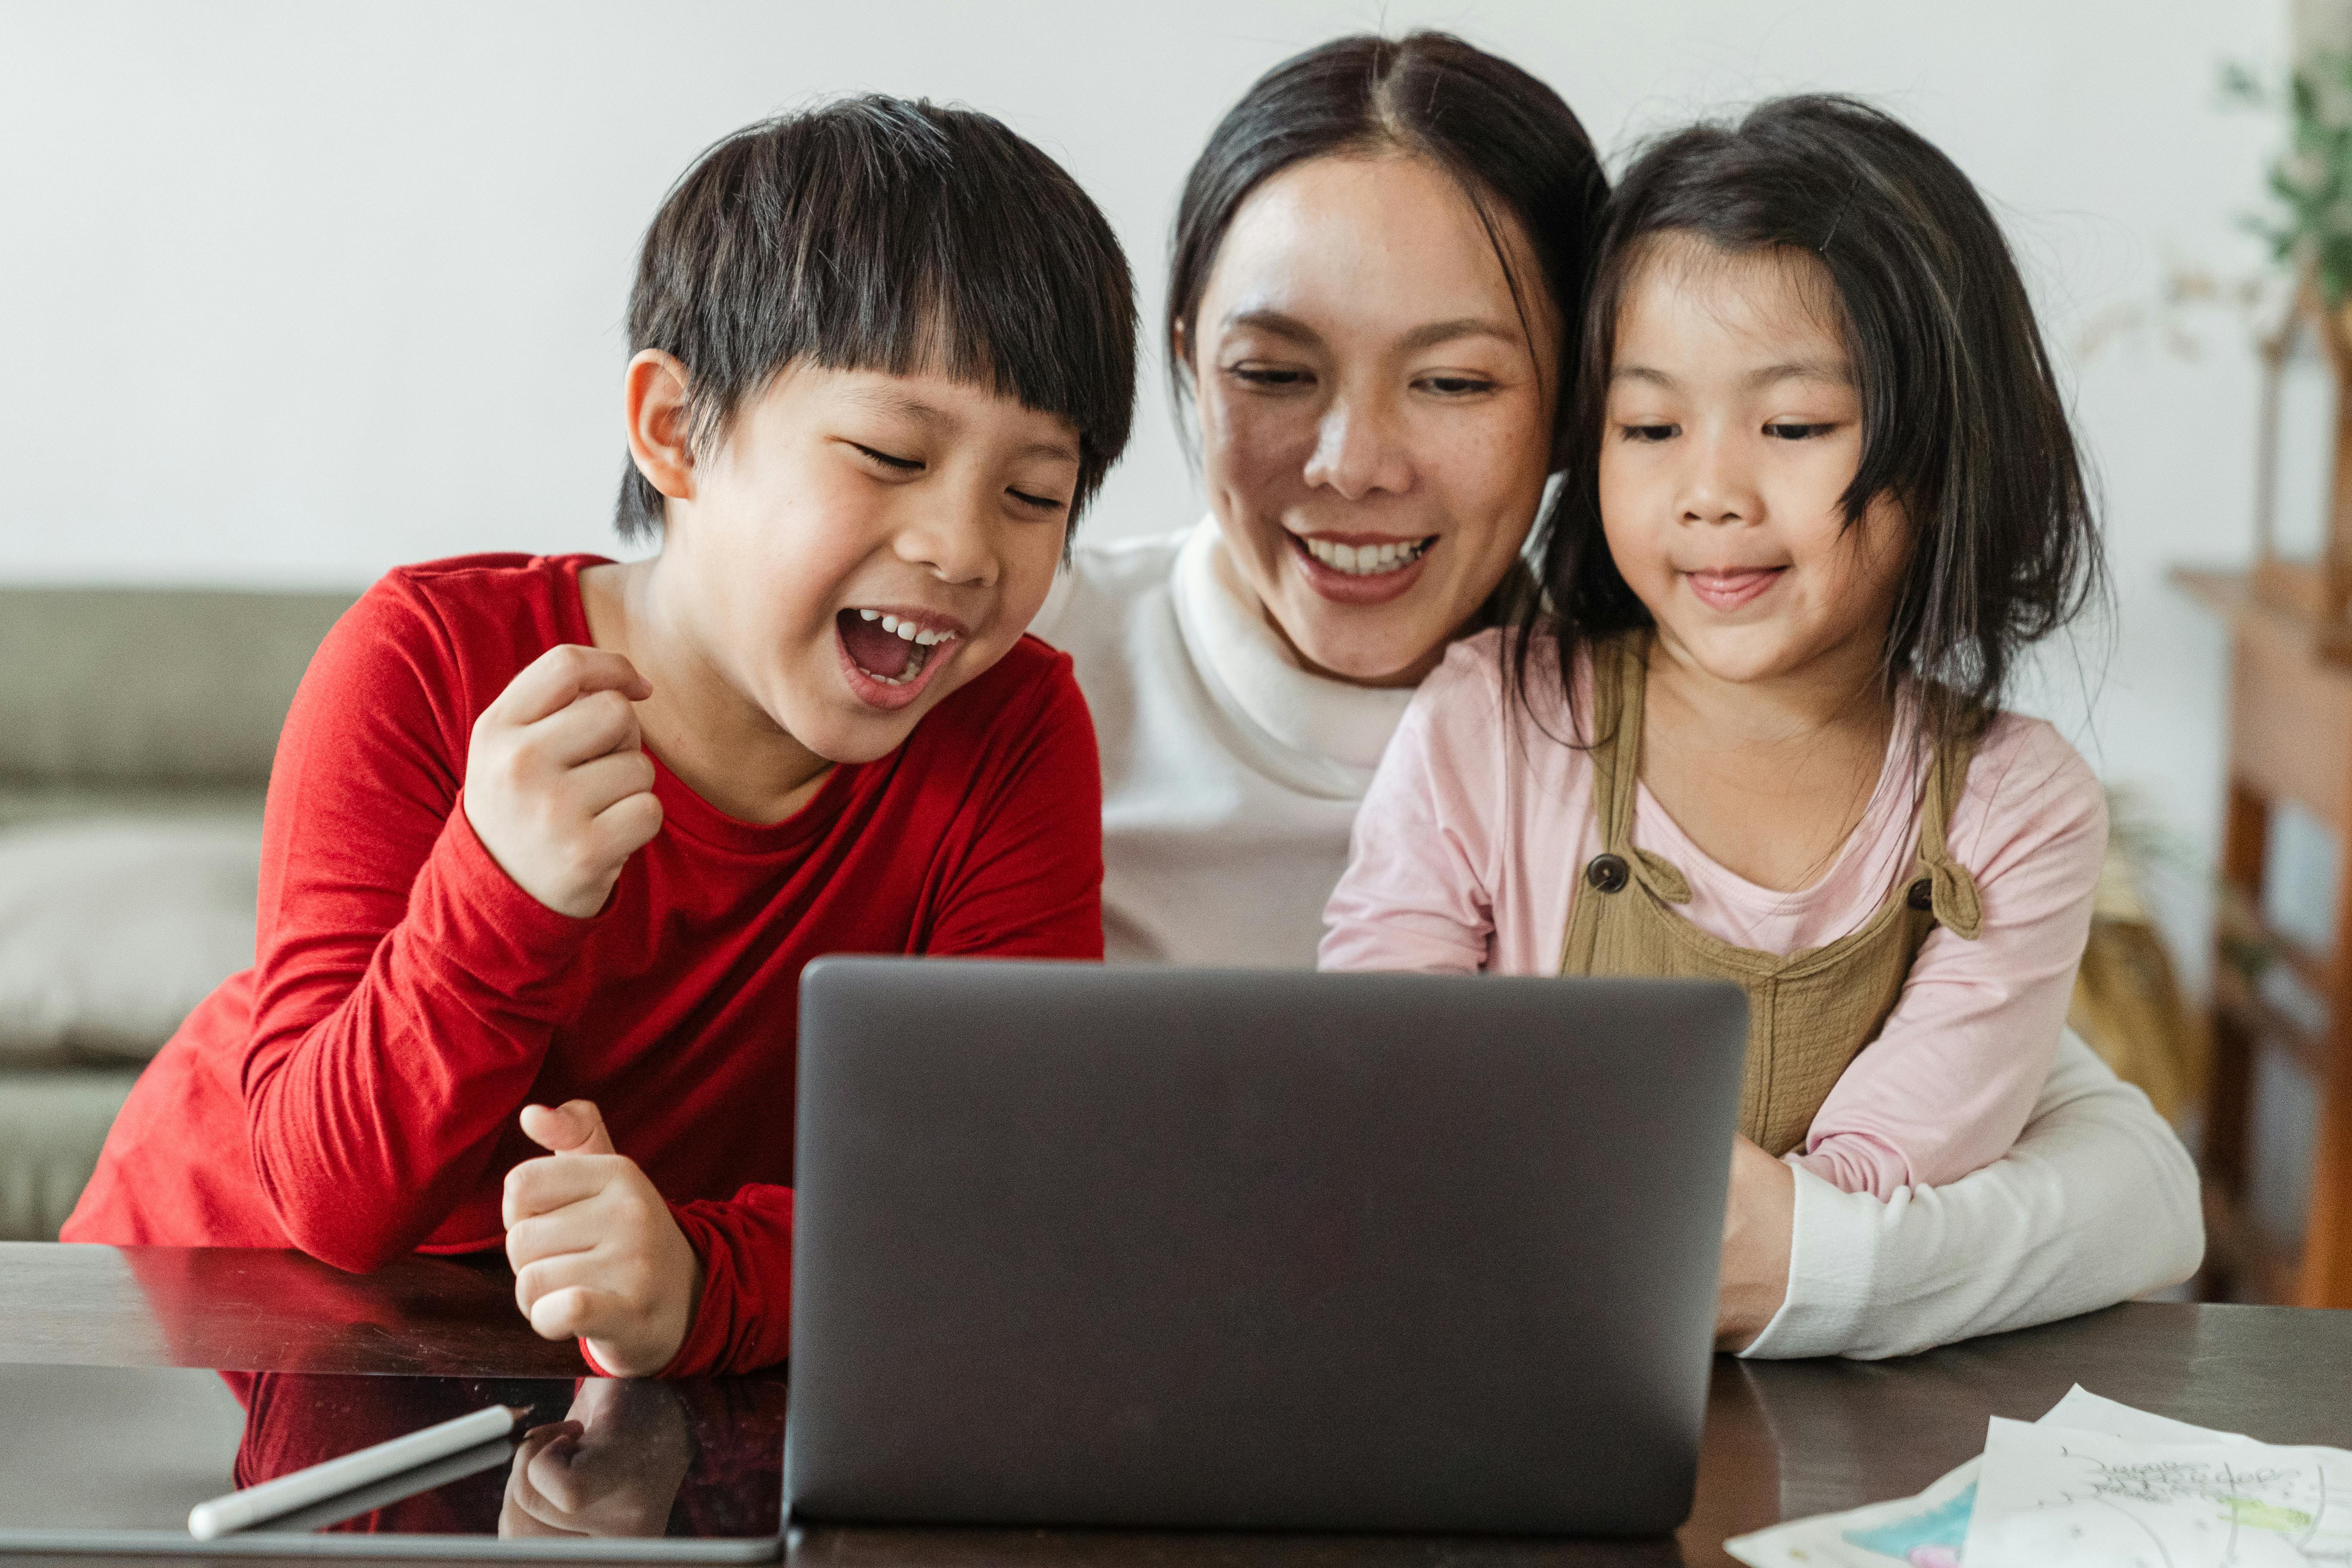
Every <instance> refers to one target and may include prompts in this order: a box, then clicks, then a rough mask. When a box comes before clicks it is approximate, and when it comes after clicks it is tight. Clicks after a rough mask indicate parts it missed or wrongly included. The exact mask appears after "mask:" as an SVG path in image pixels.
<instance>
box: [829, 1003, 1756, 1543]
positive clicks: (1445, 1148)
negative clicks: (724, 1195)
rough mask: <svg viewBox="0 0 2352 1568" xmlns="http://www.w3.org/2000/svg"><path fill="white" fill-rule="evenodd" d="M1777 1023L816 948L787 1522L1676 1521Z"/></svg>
mask: <svg viewBox="0 0 2352 1568" xmlns="http://www.w3.org/2000/svg"><path fill="white" fill-rule="evenodd" d="M1745 1036H1746V1005H1745V1002H1744V999H1743V998H1742V997H1741V995H1740V994H1739V992H1738V989H1737V988H1736V987H1733V986H1730V985H1725V984H1713V983H1699V982H1679V981H1633V980H1518V979H1498V978H1483V977H1482V978H1441V977H1435V976H1421V975H1363V974H1307V973H1286V972H1272V971H1208V970H1175V969H1156V968H1153V969H1146V968H1120V967H1105V966H1102V965H1097V964H1075V963H1073V964H1063V963H1011V962H984V961H983V962H947V961H940V960H905V959H826V960H824V961H821V962H819V963H813V964H811V965H810V966H809V968H808V970H807V971H806V973H805V974H804V975H803V979H802V982H801V1028H800V1093H799V1118H800V1120H799V1143H798V1152H797V1163H796V1170H795V1177H794V1182H795V1186H796V1187H797V1189H798V1192H797V1198H796V1202H795V1219H794V1231H793V1304H792V1313H793V1321H792V1357H793V1359H792V1377H791V1392H790V1412H789V1415H788V1418H787V1420H786V1424H785V1459H784V1487H785V1497H786V1502H787V1506H788V1508H789V1509H790V1510H791V1511H792V1512H793V1515H794V1516H795V1517H804V1518H811V1519H838V1520H893V1521H967V1522H996V1523H1038V1524H1045V1523H1053V1524H1101V1525H1135V1526H1146V1525H1157V1526H1171V1525H1172V1526H1192V1525H1198V1526H1223V1527H1233V1528H1289V1527H1296V1528H1307V1529H1381V1530H1443V1531H1527V1532H1561V1533H1583V1532H1591V1533H1636V1534H1639V1533H1651V1532H1656V1531H1666V1530H1670V1529H1672V1528H1674V1527H1675V1525H1676V1524H1678V1523H1680V1522H1681V1521H1682V1520H1683V1519H1684V1518H1685V1515H1686V1514H1687V1512H1688V1510H1689V1506H1690V1498H1691V1489H1692V1482H1693V1479H1694V1475H1695V1471H1696V1463H1697V1452H1698V1436H1699V1427H1700V1422H1701V1417H1702V1413H1703V1410H1704V1406H1705V1403H1706V1382H1707V1376H1708V1370H1709V1361H1710V1351H1711V1344H1712V1337H1713V1331H1714V1318H1715V1288H1716V1270H1717V1254H1718V1250H1719V1248H1720V1246H1721V1240H1722V1226H1723V1205H1724V1194H1725V1186H1726V1182H1727V1175H1728V1169H1729V1150H1730V1143H1731V1137H1732V1133H1733V1130H1734V1126H1735V1118H1736V1112H1737V1109H1738V1098H1739V1079H1740V1067H1741V1060H1742V1056H1743V1052H1744V1047H1745Z"/></svg>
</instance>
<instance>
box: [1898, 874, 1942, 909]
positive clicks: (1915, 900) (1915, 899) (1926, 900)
mask: <svg viewBox="0 0 2352 1568" xmlns="http://www.w3.org/2000/svg"><path fill="white" fill-rule="evenodd" d="M1903 901H1904V902H1905V903H1906V904H1909V905H1910V906H1911V907H1912V908H1913V909H1915V910H1932V909H1934V908H1935V907H1936V884H1935V883H1933V882H1931V881H1929V880H1928V879H1927V878H1925V877H1922V878H1920V879H1918V880H1917V881H1916V882H1914V883H1912V884H1911V890H1910V891H1909V892H1908V893H1906V894H1905V895H1904V898H1903Z"/></svg>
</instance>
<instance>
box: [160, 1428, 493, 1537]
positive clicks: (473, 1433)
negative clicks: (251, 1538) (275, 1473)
mask: <svg viewBox="0 0 2352 1568" xmlns="http://www.w3.org/2000/svg"><path fill="white" fill-rule="evenodd" d="M526 1415H530V1411H529V1410H528V1409H523V1408H519V1407H515V1406H511V1405H491V1406H490V1407H489V1408H488V1409H487V1410H477V1411H475V1412H474V1413H473V1414H472V1415H460V1416H458V1417H457V1419H455V1420H453V1421H444V1422H442V1423H441V1424H440V1425H439V1426H427V1427H425V1430H423V1431H422V1432H411V1433H410V1434H409V1435H408V1436H405V1437H394V1438H393V1439H392V1440H391V1441H389V1442H384V1443H378V1444H376V1445H375V1446H374V1447H368V1448H362V1449H359V1450H358V1451H356V1452H354V1453H350V1454H345V1455H344V1456H343V1457H342V1458H340V1459H329V1460H328V1461H326V1462H325V1463H324V1464H320V1465H312V1466H310V1468H307V1469H300V1470H294V1471H290V1472H289V1473H288V1474H286V1475H282V1476H279V1477H278V1478H277V1479H274V1480H267V1481H264V1482H262V1483H261V1484H260V1485H259V1486H253V1487H247V1488H246V1489H244V1490H243V1491H237V1492H231V1493H229V1494H228V1496H226V1497H216V1498H215V1499H213V1500H212V1501H210V1502H200V1503H198V1504H197V1505H196V1506H195V1507H194V1508H192V1509H190V1510H188V1533H189V1534H190V1535H193V1536H194V1537H195V1538H196V1539H197V1540H198V1541H217V1540H218V1539H220V1537H222V1536H224V1535H226V1534H229V1533H230V1532H231V1531H239V1530H249V1529H251V1528H252V1527H253V1526H255V1525H257V1524H259V1523H261V1522H263V1521H266V1520H272V1519H276V1518H277V1517H278V1515H279V1514H281V1513H292V1512H293V1511H294V1510H296V1509H298V1508H308V1507H310V1505H311V1504H312V1503H314V1502H323V1501H324V1500H327V1499H328V1498H331V1497H334V1496H336V1495H338V1494H340V1493H342V1492H347V1491H349V1490H351V1489H352V1488H353V1487H363V1486H366V1485H368V1484H369V1483H370V1482H372V1481H380V1480H383V1479H385V1478H386V1477H388V1476H396V1475H398V1474H400V1472H401V1471H403V1470H406V1469H413V1468H415V1467H416V1466H418V1465H429V1464H431V1463H432V1462H433V1461H434V1460H436V1459H441V1458H447V1457H448V1456H449V1455H451V1454H457V1453H462V1452H464V1451H465V1450H466V1449H467V1448H470V1447H474V1445H476V1444H477V1443H487V1442H488V1441H489V1440H490V1439H491V1438H493V1437H504V1436H510V1435H511V1434H512V1433H513V1431H514V1427H515V1423H516V1422H518V1421H520V1420H521V1419H522V1418H523V1417H524V1416H526Z"/></svg>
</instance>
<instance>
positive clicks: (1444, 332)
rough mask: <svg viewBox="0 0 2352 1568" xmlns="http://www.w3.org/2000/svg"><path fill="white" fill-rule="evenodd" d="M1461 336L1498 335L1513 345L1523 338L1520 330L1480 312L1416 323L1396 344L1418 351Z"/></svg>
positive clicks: (1406, 349) (1405, 350) (1481, 336)
mask: <svg viewBox="0 0 2352 1568" xmlns="http://www.w3.org/2000/svg"><path fill="white" fill-rule="evenodd" d="M1462 338H1499V339H1501V340H1502V341H1503V342H1507V343H1510V344H1512V345H1513V346H1515V347H1516V346H1517V344H1519V343H1520V342H1523V341H1524V336H1523V334H1521V333H1520V332H1519V331H1517V329H1515V328H1511V327H1507V326H1505V325H1503V324H1502V323H1501V322H1499V321H1487V320H1486V318H1484V317H1483V316H1458V317H1456V318H1454V320H1453V321H1432V322H1430V323H1429V324H1428V325H1426V326H1422V327H1415V328H1414V329H1413V330H1412V331H1409V332H1407V333H1406V334H1405V335H1404V336H1403V337H1402V338H1401V339H1399V340H1398V343H1397V346H1398V347H1399V348H1401V349H1402V350H1403V351H1404V352H1405V353H1420V352H1421V351H1422V350H1423V349H1433V348H1435V347H1436V346H1437V345H1438V344H1440V343H1450V342H1456V341H1458V340H1460V339H1462Z"/></svg>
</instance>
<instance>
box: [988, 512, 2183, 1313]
mask: <svg viewBox="0 0 2352 1568" xmlns="http://www.w3.org/2000/svg"><path fill="white" fill-rule="evenodd" d="M1032 629H1033V630H1034V631H1035V633H1036V634H1037V635H1038V636H1039V637H1043V638H1044V639H1045V641H1047V642H1049V643H1052V644H1054V645H1055V647H1060V648H1063V649H1065V650H1066V651H1067V652H1068V653H1069V654H1070V656H1071V658H1072V659H1073V661H1074V662H1075V664H1076V668H1077V677H1078V684H1079V686H1080V688H1081V689H1084V691H1085V692H1086V696H1087V703H1088V704H1089V706H1090V707H1091V708H1092V709H1093V710H1094V719H1095V731H1096V734H1097V738H1098V740H1099V742H1100V744H1101V747H1102V765H1103V863H1104V870H1103V938H1104V944H1105V947H1106V949H1107V951H1108V956H1109V957H1111V958H1112V959H1124V960H1130V961H1134V960H1144V961H1155V962H1160V963H1185V964H1250V965H1278V966H1282V967H1296V968H1311V967H1313V965H1314V963H1315V949H1316V944H1317V943H1318V941H1320V939H1321V937H1322V934H1323V905H1324V902H1325V900H1327V899H1328V897H1329V895H1330V892H1331V889H1332V886H1333V885H1334V884H1335V883H1336V882H1338V880H1339V873H1340V872H1341V871H1342V870H1344V869H1345V868H1346V866H1347V860H1348V837H1349V828H1350V826H1352V825H1353V823H1354V821H1355V816H1356V807H1357V805H1358V803H1359V802H1360V800H1361V799H1362V798H1363V795H1364V791H1365V788H1366V786H1368V785H1369V784H1370V783H1371V777H1372V770H1373V768H1374V766H1375V765H1376V764H1377V763H1379V761H1380V755H1381V748H1383V747H1384V746H1385V745H1386V744H1387V743H1388V740H1389V737H1390V735H1391V733H1392V732H1393V731H1395V729H1396V725H1397V721H1398V720H1399V719H1400V718H1401V717H1402V715H1403V712H1404V709H1405V704H1406V703H1407V702H1408V701H1410V700H1411V699H1412V692H1411V691H1410V690H1391V689H1369V688H1365V687H1359V686H1350V685H1349V684H1347V683H1346V682H1344V681H1339V680H1333V679H1328V678H1327V677H1322V676H1317V675H1312V674H1309V673H1308V672H1307V671H1306V670H1305V669H1303V668H1300V667H1299V665H1298V663H1297V659H1296V658H1294V657H1293V656H1292V654H1291V652H1290V650H1289V648H1288V647H1286V645H1285V644H1284V642H1283V640H1282V638H1281V637H1279V636H1277V635H1276V632H1275V630H1274V628H1273V627H1272V626H1268V625H1267V624H1266V621H1265V616H1264V614H1263V612H1262V611H1261V610H1260V608H1259V607H1258V605H1257V604H1256V603H1255V600H1254V599H1253V598H1252V597H1251V595H1249V593H1248V591H1247V590H1246V588H1244V586H1243V584H1242V583H1241V581H1240V579H1239V575H1238V574H1236V573H1235V572H1234V569H1233V566H1232V563H1231V562H1230V560H1229V559H1228V558H1227V557H1226V554H1225V552H1224V547H1223V541H1222V539H1221V537H1220V536H1219V534H1218V531H1217V529H1216V525H1215V523H1214V522H1213V521H1202V522H1201V523H1199V524H1197V525H1195V526H1194V527H1192V528H1189V529H1185V530H1183V531H1181V532H1177V533H1172V534H1167V535H1163V536H1160V537H1158V538H1153V539H1142V540H1129V541H1120V542H1110V543H1106V544H1099V545H1097V544H1084V545H1080V546H1079V547H1078V549H1077V550H1076V552H1075V555H1074V558H1073V561H1072V563H1071V567H1070V569H1069V571H1067V572H1066V573H1065V574H1063V577H1062V579H1061V581H1060V582H1059V583H1058V584H1056V586H1055V591H1054V594H1053V596H1052V597H1051V598H1050V599H1048V600H1047V601H1046V605H1045V610H1044V611H1043V612H1042V613H1041V614H1040V615H1039V616H1038V617H1037V620H1036V623H1035V624H1034V626H1033V627H1032ZM1796 1180H1797V1211H1796V1226H1795V1232H1794V1235H1793V1237H1792V1238H1791V1247H1790V1252H1791V1257H1790V1279H1789V1295H1788V1300H1787V1301H1786V1303H1785V1304H1784V1305H1783V1306H1782V1307H1781V1309H1780V1314H1779V1315H1778V1316H1777V1317H1775V1318H1774V1319H1773V1320H1772V1321H1771V1322H1770V1324H1769V1325H1768V1326H1767V1327H1766V1329H1765V1331H1764V1332H1763V1333H1762V1334H1760V1335H1759V1336H1758V1338H1757V1340H1756V1342H1755V1343H1754V1344H1752V1345H1751V1346H1749V1347H1748V1352H1747V1353H1748V1354H1749V1355H1755V1356H1809V1355H1852V1356H1887V1355H1902V1354H1907V1353H1908V1352H1913V1351H1917V1350H1925V1349H1927V1347H1928V1346H1930V1345H1937V1344H1945V1343H1948V1342H1952V1341H1955V1340H1963V1339H1969V1338H1973V1337H1974V1336H1976V1335H1979V1334H1986V1333H1993V1332H1997V1331H2001V1330H2006V1329H2016V1328H2022V1327H2025V1326H2026V1325H2027V1324H2030V1323H2039V1322H2047V1321H2051V1320H2052V1319H2055V1318H2063V1317H2069V1316H2072V1315H2073V1314H2074V1313H2076V1312H2083V1311H2088V1310H2091V1309H2092V1308H2095V1307H2103V1306H2105V1305H2108V1304H2109V1303H2111V1302H2115V1301H2119V1300H2124V1299H2125V1298H2126V1297H2129V1296H2135V1295H2138V1294H2141V1293H2143V1292H2146V1291H2148V1290H2154V1289H2159V1288H2161V1287H2164V1286H2167V1285H2170V1284H2174V1283H2176V1282H2178V1281H2179V1280H2180V1279H2186V1278H2187V1277H2188V1276H2189V1274H2190V1273H2191V1272H2193V1271H2194V1270H2195V1268H2196V1267H2197V1264H2198V1262H2199V1260H2200V1258H2202V1256H2203V1253H2204V1244H2205V1232H2204V1223H2203V1219H2202V1217H2201V1215H2200V1212H2199V1205H2198V1193H2197V1173H2196V1168H2195V1166H2194V1165H2193V1164H2191V1163H2190V1162H2189V1156H2188V1154H2187V1152H2185V1151H2184V1150H2183V1149H2182V1148H2181V1146H2180V1142H2179V1140H2178V1139H2177V1138H2175V1137H2174V1136H2173V1134H2172V1131H2171V1129H2170V1128H2168V1126H2166V1125H2165V1123H2164V1121H2163V1120H2162V1119H2161V1118H2159V1117H2158V1115H2157V1114H2156V1112H2155V1111H2154V1110H2152V1109H2150V1107H2149V1105H2148V1103H2147V1097H2146V1096H2144V1095H2142V1094H2141V1093H2140V1092H2139V1091H2138V1090H2137V1089H2133V1088H2131V1087H2130V1086H2129V1085H2127V1084H2125V1083H2123V1082H2121V1081H2120V1080H2118V1079H2116V1076H2115V1075H2114V1074H2113V1073H2112V1072H2110V1071H2108V1070H2107V1068H2106V1067H2105V1064H2103V1063H2102V1062H2100V1060H2099V1059H2098V1058H2096V1057H2095V1056H2093V1055H2092V1054H2091V1052H2090V1051H2089V1049H2088V1048H2087V1047H2084V1045H2083V1044H2082V1043H2081V1042H2080V1041H2078V1040H2076V1039H2075V1038H2074V1036H2073V1035H2072V1034H2069V1035H2068V1036H2067V1037H2066V1038H2065V1040H2064V1042H2063V1045H2062V1047H2061V1048H2060V1051H2059V1056H2058V1063H2057V1066H2056V1067H2055V1068H2053V1069H2052V1072H2051V1075H2050V1080H2049V1082H2048V1083H2047V1084H2046V1085H2045V1086H2044V1087H2043V1089H2042V1097H2041V1099H2040V1100H2038V1101H2037V1102H2036V1104H2035V1106H2034V1111H2033V1118H2032V1121H2030V1122H2029V1123H2028V1125H2027V1127H2026V1129H2025V1131H2024V1133H2023V1134H2022V1135H2021V1137H2020V1138H2019V1140H2018V1142H2017V1144H2016V1146H2015V1147H2014V1148H2012V1149H2011V1151H2010V1152H2009V1153H2008V1154H2007V1155H2005V1156H2003V1157H2002V1158H2001V1159H2000V1160H1998V1161H1996V1162H1994V1163H1992V1164H1990V1165H1988V1166H1986V1167H1985V1168H1984V1169H1982V1170H1980V1171H1978V1172H1976V1173H1973V1174H1971V1175H1969V1176H1965V1177H1962V1178H1961V1179H1960V1180H1959V1181H1957V1182H1954V1183H1952V1184H1949V1185H1948V1186H1943V1187H1936V1188H1909V1187H1906V1188H1904V1189H1902V1190H1901V1191H1900V1192H1898V1193H1896V1194H1895V1197H1894V1198H1893V1199H1892V1200H1890V1201H1887V1202H1881V1201H1880V1200H1878V1199H1877V1198H1874V1197H1871V1196H1869V1195H1868V1194H1857V1193H1843V1192H1840V1191H1839V1190H1838V1189H1836V1188H1835V1187H1832V1185H1830V1184H1828V1183H1827V1182H1824V1181H1822V1179H1821V1178H1819V1177H1817V1176H1814V1175H1812V1174H1811V1173H1808V1172H1806V1171H1803V1170H1799V1171H1797V1173H1796Z"/></svg>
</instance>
